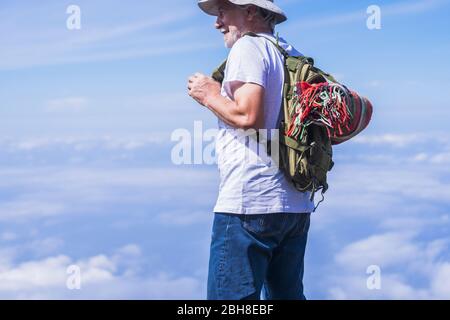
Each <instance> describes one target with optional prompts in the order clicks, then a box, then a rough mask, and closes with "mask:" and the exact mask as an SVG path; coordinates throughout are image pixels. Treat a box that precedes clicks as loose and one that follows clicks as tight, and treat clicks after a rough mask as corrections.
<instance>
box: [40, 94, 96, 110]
mask: <svg viewBox="0 0 450 320" xmlns="http://www.w3.org/2000/svg"><path fill="white" fill-rule="evenodd" d="M88 102H89V100H88V99H87V98H85V97H67V98H59V99H52V100H49V101H47V102H46V103H45V110H46V111H47V112H64V111H71V112H78V111H81V110H83V109H85V108H86V106H87V105H88Z"/></svg>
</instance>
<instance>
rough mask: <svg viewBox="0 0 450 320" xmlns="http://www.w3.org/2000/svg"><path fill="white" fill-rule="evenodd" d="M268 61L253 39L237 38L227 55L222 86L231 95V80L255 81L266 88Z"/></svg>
mask: <svg viewBox="0 0 450 320" xmlns="http://www.w3.org/2000/svg"><path fill="white" fill-rule="evenodd" d="M267 72H268V61H267V58H265V57H264V54H263V53H262V51H261V47H259V46H258V45H257V44H256V43H255V39H253V38H250V37H243V38H241V39H239V40H238V41H237V42H236V43H235V45H234V46H233V48H232V49H231V51H230V54H229V55H228V61H227V66H226V69H225V77H224V81H223V88H224V90H225V92H226V94H227V95H228V96H229V97H231V96H232V94H231V84H232V83H233V82H243V83H255V84H258V85H260V86H262V87H264V88H266V79H267Z"/></svg>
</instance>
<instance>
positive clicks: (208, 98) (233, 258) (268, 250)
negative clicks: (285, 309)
mask: <svg viewBox="0 0 450 320" xmlns="http://www.w3.org/2000/svg"><path fill="white" fill-rule="evenodd" d="M198 5H199V6H200V8H201V9H202V10H203V11H204V12H206V13H207V14H210V15H213V16H216V17H217V19H216V23H215V28H216V29H217V30H219V31H220V32H221V33H222V34H223V37H224V41H225V45H226V47H228V48H230V49H231V50H230V52H229V56H228V61H227V65H226V69H225V74H224V79H223V82H222V84H220V83H218V82H216V81H214V80H213V79H212V78H210V77H207V76H205V75H202V74H200V73H196V74H195V75H193V76H192V77H190V78H189V80H188V89H189V95H190V96H191V97H192V98H193V99H195V100H196V101H197V102H199V103H200V104H201V105H203V106H205V107H206V108H208V109H209V110H211V111H212V112H213V113H214V114H215V115H216V116H217V117H218V122H219V133H218V135H217V138H216V155H217V160H218V167H219V171H220V179H221V182H220V190H219V196H218V199H217V203H216V206H215V207H214V222H213V230H212V239H211V249H210V261H209V274H208V285H207V298H208V299H227V300H228V299H230V300H237V299H255V300H256V299H259V298H260V296H261V292H263V294H264V297H265V298H266V299H305V296H304V294H303V266H304V254H305V247H306V240H307V233H308V230H309V223H310V213H311V212H312V211H313V209H314V203H313V202H312V201H311V200H310V199H309V195H310V194H309V192H305V193H301V192H299V191H297V190H296V189H295V188H294V186H293V185H291V184H290V183H289V182H288V181H287V179H286V177H285V176H284V174H283V172H282V171H280V170H279V169H277V170H273V168H270V167H269V164H268V163H264V162H263V163H261V162H259V163H254V162H253V161H245V159H243V158H242V157H241V155H242V154H245V152H246V151H248V150H246V149H247V148H249V143H248V141H247V142H245V143H243V142H242V139H239V135H241V134H242V131H243V130H237V129H276V128H277V125H276V124H277V119H278V116H279V112H280V107H281V101H282V90H283V79H284V57H283V55H282V54H281V53H280V52H279V50H278V49H277V47H276V46H275V45H274V44H273V43H272V42H271V41H270V40H272V41H274V42H276V41H277V39H276V38H275V37H274V35H273V33H274V27H275V25H276V24H278V23H281V22H283V21H285V20H286V19H287V18H286V15H285V14H284V13H283V11H282V10H281V9H280V8H279V7H277V6H276V5H275V4H274V3H273V1H272V0H270V1H269V0H199V2H198ZM247 32H252V33H255V34H257V35H258V37H255V36H249V35H246V33H247ZM278 43H279V45H280V46H281V47H282V48H283V49H285V50H286V51H287V52H288V53H289V54H290V55H300V53H299V52H298V51H296V50H295V49H294V48H293V47H292V46H291V45H289V44H288V43H287V42H286V41H284V40H283V39H282V38H279V39H278ZM225 146H226V147H225Z"/></svg>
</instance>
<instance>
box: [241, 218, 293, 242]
mask: <svg viewBox="0 0 450 320" xmlns="http://www.w3.org/2000/svg"><path fill="white" fill-rule="evenodd" d="M286 218H287V215H286V214H284V213H270V214H258V215H250V214H247V215H244V217H243V219H241V221H242V227H243V228H244V229H245V230H247V231H248V232H250V233H252V234H255V235H258V236H262V237H269V236H273V235H275V234H279V233H280V232H283V228H284V226H285V224H286Z"/></svg>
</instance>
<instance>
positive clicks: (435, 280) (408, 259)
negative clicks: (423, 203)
mask: <svg viewBox="0 0 450 320" xmlns="http://www.w3.org/2000/svg"><path fill="white" fill-rule="evenodd" d="M449 243H450V239H449V238H437V239H435V240H432V241H429V242H426V241H423V240H420V238H419V237H418V234H416V235H414V234H412V233H404V232H402V231H400V232H399V231H392V232H388V233H383V234H375V235H372V236H370V237H368V238H365V239H362V240H358V241H355V242H353V243H350V244H348V245H346V246H345V247H344V248H343V249H342V250H341V251H339V252H338V253H337V254H336V255H335V261H336V263H337V266H336V268H334V272H333V275H332V276H330V277H329V278H328V280H327V281H326V282H328V286H329V290H328V293H329V296H330V298H333V299H448V298H449V297H450V294H449V293H450V291H449V290H448V287H449V286H448V285H449V281H450V278H449V270H450V268H449V266H450V262H446V261H445V260H443V255H445V254H446V253H447V249H448V245H449ZM369 265H378V266H379V267H380V270H381V274H380V277H381V288H380V289H379V290H369V289H368V288H367V285H366V282H367V278H368V277H369V276H370V275H367V274H366V273H365V272H366V269H367V267H368V266H369ZM420 279H422V280H420ZM419 280H420V281H419Z"/></svg>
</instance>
